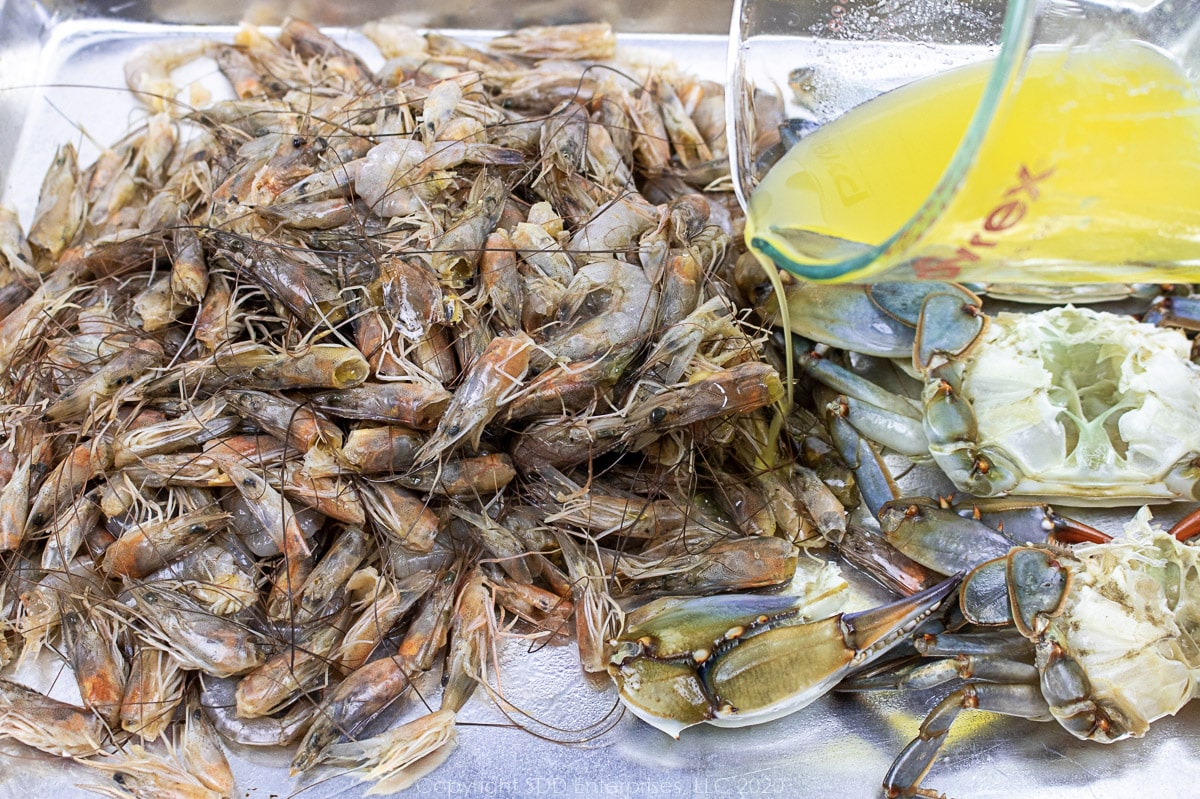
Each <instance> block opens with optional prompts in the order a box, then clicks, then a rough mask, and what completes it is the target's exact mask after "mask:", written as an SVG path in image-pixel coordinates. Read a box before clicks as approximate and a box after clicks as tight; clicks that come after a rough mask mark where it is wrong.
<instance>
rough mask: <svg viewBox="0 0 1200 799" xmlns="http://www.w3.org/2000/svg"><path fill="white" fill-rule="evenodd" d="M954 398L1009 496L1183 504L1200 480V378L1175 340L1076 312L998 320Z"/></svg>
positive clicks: (1131, 323) (1120, 320)
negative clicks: (1008, 466)
mask: <svg viewBox="0 0 1200 799" xmlns="http://www.w3.org/2000/svg"><path fill="white" fill-rule="evenodd" d="M961 394H962V396H963V398H965V399H967V400H968V401H969V402H971V404H972V407H973V409H974V412H975V416H976V419H977V422H978V429H979V437H980V440H979V442H978V444H979V446H980V448H981V449H986V450H989V451H991V452H993V453H998V454H1000V455H1001V456H1002V457H1004V458H1006V459H1007V460H1009V461H1010V462H1012V463H1013V464H1014V466H1015V468H1016V469H1017V470H1018V471H1019V473H1020V479H1021V483H1020V485H1019V486H1018V487H1016V488H1014V489H1013V493H1021V494H1041V495H1047V496H1055V495H1060V494H1072V493H1073V494H1079V493H1080V492H1086V493H1090V494H1092V496H1093V498H1096V497H1099V498H1104V497H1108V498H1124V499H1129V498H1132V497H1139V498H1144V499H1156V498H1162V499H1171V498H1175V497H1178V496H1181V495H1183V496H1190V495H1191V492H1192V491H1194V490H1195V489H1194V488H1193V487H1192V486H1193V484H1194V483H1196V481H1197V478H1198V477H1200V473H1196V468H1195V467H1194V466H1193V465H1192V460H1193V459H1195V458H1196V457H1197V454H1198V453H1200V425H1196V424H1195V419H1197V418H1200V416H1198V414H1200V370H1198V369H1197V367H1196V366H1195V365H1194V364H1192V363H1191V361H1190V360H1189V346H1188V342H1187V339H1186V338H1185V337H1184V336H1183V335H1182V334H1181V333H1179V332H1178V331H1174V330H1165V329H1161V328H1156V327H1154V326H1152V325H1147V324H1142V323H1140V322H1137V321H1135V320H1133V319H1131V318H1128V317H1124V316H1117V315H1115V314H1109V313H1100V312H1096V311H1091V310H1088V309H1084V308H1073V307H1070V306H1068V307H1064V308H1054V309H1050V310H1046V311H1042V312H1040V313H1036V314H1008V313H1004V314H1000V315H998V316H996V317H995V318H994V319H993V320H992V323H991V324H990V325H989V328H988V330H987V332H986V334H985V338H984V340H983V342H982V343H981V345H980V346H979V347H978V348H976V350H975V351H974V352H972V353H970V354H969V355H968V356H967V359H966V362H965V368H964V371H963V377H962V387H961Z"/></svg>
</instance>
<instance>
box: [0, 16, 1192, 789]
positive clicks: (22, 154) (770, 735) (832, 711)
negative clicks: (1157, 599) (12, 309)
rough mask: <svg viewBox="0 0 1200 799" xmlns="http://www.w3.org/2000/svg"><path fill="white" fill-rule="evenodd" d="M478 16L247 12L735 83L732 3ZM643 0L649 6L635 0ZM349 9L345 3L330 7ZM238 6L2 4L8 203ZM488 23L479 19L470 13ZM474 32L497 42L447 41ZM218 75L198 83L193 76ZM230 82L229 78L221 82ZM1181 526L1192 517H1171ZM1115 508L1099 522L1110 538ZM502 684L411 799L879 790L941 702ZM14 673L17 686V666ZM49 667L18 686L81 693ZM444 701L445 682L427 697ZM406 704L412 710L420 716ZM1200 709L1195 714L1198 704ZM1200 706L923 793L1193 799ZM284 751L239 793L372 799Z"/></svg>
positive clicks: (89, 148)
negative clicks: (625, 705)
mask: <svg viewBox="0 0 1200 799" xmlns="http://www.w3.org/2000/svg"><path fill="white" fill-rule="evenodd" d="M474 5H476V4H470V3H462V2H457V0H448V1H447V2H442V3H437V4H434V3H424V4H412V3H409V4H389V3H369V2H366V3H338V4H317V3H312V4H309V5H305V4H291V5H284V4H272V3H265V4H262V5H260V6H254V7H253V9H251V11H250V13H251V14H253V15H257V18H258V19H261V20H263V21H265V22H269V21H270V20H271V19H278V18H279V17H281V16H282V15H283V14H285V13H295V14H297V15H304V16H307V17H309V18H311V19H313V20H314V21H316V22H318V23H320V24H323V25H337V24H340V25H343V26H351V27H347V28H345V29H344V30H343V32H341V33H339V34H338V35H339V36H340V37H342V39H343V41H345V42H346V43H347V44H349V45H350V46H351V47H353V48H355V49H356V50H358V51H360V52H362V53H364V54H370V53H371V48H370V45H369V44H367V43H366V42H365V40H364V39H362V38H361V37H359V36H357V35H355V34H354V32H353V29H352V26H353V25H354V24H358V23H360V22H362V21H365V20H367V19H370V18H372V17H376V16H382V15H385V14H388V13H395V12H396V11H400V12H402V13H403V15H404V18H405V19H406V20H407V21H409V22H410V23H411V24H414V25H426V26H433V25H441V26H447V25H449V26H452V27H454V28H458V29H461V28H463V27H464V24H463V20H472V21H473V25H474V26H476V27H478V26H480V25H482V26H485V27H488V26H490V27H492V28H495V29H504V28H507V27H512V26H514V25H518V24H532V23H539V22H563V21H577V20H579V19H583V18H595V17H596V16H597V15H598V14H599V15H604V16H606V17H608V18H609V19H611V20H613V21H614V23H615V25H616V27H617V29H618V31H621V32H623V33H625V36H624V41H625V43H626V44H628V45H631V46H638V47H649V48H655V49H659V50H662V51H664V52H666V53H669V54H671V55H672V56H673V57H674V58H676V59H677V60H678V61H680V62H682V63H683V64H684V65H686V66H688V67H690V68H692V69H693V70H694V71H696V72H698V73H701V74H702V75H703V76H705V77H709V78H712V79H715V80H723V76H724V61H725V48H726V38H725V37H726V34H725V31H726V30H727V25H728V12H729V3H728V2H725V0H718V1H717V2H702V3H661V4H653V5H654V7H653V8H648V7H647V8H639V4H637V3H633V2H608V3H603V2H602V3H599V4H598V5H596V6H595V7H596V8H598V10H592V9H593V4H587V5H586V6H585V5H584V4H583V3H572V2H565V3H564V2H544V3H515V4H504V5H503V6H501V5H500V4H496V6H497V8H502V9H503V10H502V12H498V11H497V10H496V8H492V5H491V4H484V5H485V6H486V9H485V10H482V11H478V12H476V11H474V10H473V9H472V6H474ZM640 5H642V6H647V5H649V4H640ZM334 6H336V8H335V7H334ZM244 8H245V7H244V5H243V4H242V3H227V2H222V1H221V0H212V1H211V2H203V3H200V2H176V3H167V2H147V3H131V4H125V5H121V6H120V7H116V8H107V7H100V6H93V5H89V4H87V3H83V4H80V3H58V4H52V5H39V4H37V3H34V2H33V0H0V182H2V185H3V192H4V194H3V199H4V201H5V202H8V203H10V204H12V205H14V206H16V207H18V208H19V209H20V211H21V214H22V218H23V220H24V221H25V222H26V224H27V223H28V221H29V216H30V214H31V213H32V209H33V207H34V204H35V203H36V195H37V189H38V186H39V185H40V182H41V176H42V174H43V172H44V170H45V168H46V165H47V164H48V163H49V160H50V158H51V156H52V154H53V151H54V148H55V146H56V145H57V144H59V143H60V142H63V141H73V142H75V143H76V144H77V146H79V147H80V149H81V151H82V154H81V161H83V162H87V161H89V160H90V159H91V158H92V157H93V156H94V155H95V152H96V150H95V145H94V144H92V142H93V141H95V142H101V143H106V142H110V141H112V140H115V139H116V138H117V137H118V136H120V135H121V134H122V133H123V132H124V131H125V130H126V128H127V126H128V124H129V120H130V114H131V113H132V111H133V107H132V104H131V103H130V102H129V101H128V98H127V96H126V95H125V92H124V81H123V76H122V64H123V62H124V60H125V59H126V58H127V57H128V55H129V54H130V53H131V52H133V50H135V49H136V48H137V47H140V46H142V45H143V44H147V43H150V42H154V41H161V40H164V39H169V38H175V37H191V36H196V35H206V36H218V37H228V36H230V35H231V34H232V31H233V27H232V24H233V23H235V22H236V20H237V18H238V17H239V16H240V15H241V14H242V13H243V10H244ZM473 14H474V16H472V15H473ZM449 32H451V33H454V34H457V35H462V36H464V37H466V38H472V39H477V38H479V37H481V36H486V35H487V34H486V32H480V31H465V30H451V31H449ZM180 77H181V82H186V81H187V80H189V79H192V80H196V81H198V82H201V83H203V82H205V81H206V79H207V78H211V77H212V75H211V74H209V75H206V74H205V73H204V72H203V70H201V71H200V72H199V73H197V74H194V75H191V76H190V77H189V76H186V75H181V76H180ZM214 85H217V83H214ZM1160 514H1162V515H1165V516H1166V517H1172V516H1175V515H1177V514H1178V511H1177V510H1176V511H1174V512H1173V511H1172V510H1171V509H1164V510H1162V511H1160ZM1119 520H1120V516H1119V515H1118V514H1108V515H1106V516H1104V517H1102V518H1099V519H1098V521H1100V522H1101V523H1102V524H1103V525H1104V526H1108V527H1113V526H1115V525H1116V524H1117V523H1118V522H1119ZM501 675H502V676H501V679H502V684H503V690H504V693H505V696H506V697H507V700H508V702H510V703H511V707H507V708H506V709H505V711H503V712H502V711H501V710H500V709H499V708H498V707H497V706H496V705H495V704H493V703H491V702H489V701H488V700H487V698H486V697H485V696H483V695H482V693H481V692H480V693H479V694H477V696H476V697H475V698H473V699H472V700H471V702H470V703H469V704H468V705H467V707H466V708H464V710H463V711H462V713H461V714H460V716H459V722H460V723H459V745H458V748H457V749H456V751H455V752H454V754H453V755H452V756H451V757H450V759H449V760H448V761H447V762H446V763H445V764H444V765H443V766H442V767H441V768H439V769H438V770H436V771H434V772H433V773H432V774H430V775H428V776H426V777H424V778H422V779H421V780H420V781H418V782H417V783H416V784H415V785H414V786H413V787H411V788H410V789H408V791H407V792H406V794H405V795H407V796H412V797H548V796H554V797H577V798H579V799H584V798H585V797H606V798H612V799H621V798H624V797H629V798H632V797H639V798H640V797H646V798H648V799H649V798H657V797H690V796H695V797H771V796H797V795H813V794H819V795H821V796H825V797H866V796H874V795H877V794H878V793H879V784H880V780H881V779H882V777H883V775H884V773H885V772H886V771H887V768H888V765H889V764H890V762H891V760H892V758H893V757H894V756H895V754H896V753H897V752H899V751H900V749H901V748H902V747H903V746H904V744H905V743H906V742H907V741H908V740H909V739H910V738H911V737H912V736H913V735H914V734H915V732H916V730H917V727H918V725H919V723H920V720H921V718H922V717H923V716H924V714H925V713H926V712H928V710H929V709H931V708H932V707H933V706H934V705H935V704H936V702H937V701H938V699H939V698H940V697H941V695H942V693H941V692H939V691H936V690H934V691H928V692H923V693H918V694H911V695H906V696H898V695H888V694H880V695H876V696H867V697H864V696H854V697H849V698H847V697H839V696H830V697H826V698H824V699H822V700H819V701H818V702H816V703H815V704H814V705H812V706H810V707H809V708H807V709H805V710H804V711H801V712H799V713H796V714H793V715H791V716H789V717H787V718H784V719H781V720H778V721H775V722H771V723H769V724H765V725H761V726H757V727H751V728H743V729H732V730H720V729H714V728H708V727H701V728H693V729H690V730H686V731H685V732H684V733H683V735H682V737H681V739H680V740H678V741H675V740H672V739H671V738H669V737H668V736H666V735H664V734H663V733H661V732H658V731H657V730H655V729H653V728H651V727H649V726H648V725H646V724H644V723H642V722H640V721H639V720H637V719H636V718H634V717H632V716H631V715H629V714H622V713H621V710H620V706H619V705H618V703H617V700H616V695H615V692H614V690H613V689H612V688H611V686H608V685H605V684H603V683H601V684H599V685H597V684H595V683H590V682H588V681H586V680H584V679H583V677H582V674H581V672H580V670H579V667H578V664H577V660H576V656H575V653H574V650H573V649H572V648H571V647H569V646H548V647H543V648H540V649H536V650H534V651H530V649H529V646H528V645H527V644H525V643H523V642H521V641H510V642H509V643H508V644H507V646H506V647H505V649H504V651H503V653H502V672H501ZM8 676H14V675H12V674H11V673H10V674H8ZM60 676H63V675H61V666H60V665H58V664H56V663H55V662H54V661H53V660H49V661H42V662H41V663H39V664H37V665H36V667H35V668H30V669H27V670H26V671H25V672H23V673H21V674H17V675H15V677H16V678H17V679H19V680H22V681H26V682H29V683H31V684H34V683H36V684H38V685H39V686H41V687H43V688H46V689H53V690H54V692H55V693H56V694H57V695H63V696H69V695H70V691H71V690H72V689H71V688H70V686H69V683H70V682H71V680H70V679H69V678H66V679H59V677H60ZM418 687H421V688H422V690H423V694H422V695H423V696H424V697H425V698H426V699H428V700H429V701H430V702H431V704H433V705H434V706H435V707H436V692H437V687H436V681H435V680H433V679H431V682H430V684H428V685H425V686H418ZM421 701H422V700H421V699H420V698H416V699H413V700H411V701H410V702H409V705H408V707H409V710H408V711H407V712H408V713H409V714H417V713H419V712H420V710H421V707H420V705H421ZM1198 704H1200V703H1198ZM1198 722H1200V707H1197V706H1196V705H1192V706H1189V707H1188V708H1185V709H1184V711H1183V712H1181V713H1180V715H1179V716H1177V717H1175V718H1173V719H1166V720H1163V721H1161V722H1159V723H1157V724H1156V725H1154V727H1153V728H1152V729H1151V731H1150V733H1149V735H1148V736H1147V737H1146V738H1144V739H1141V740H1130V741H1124V742H1121V743H1118V744H1114V745H1110V746H1101V745H1098V744H1087V743H1082V742H1079V741H1076V740H1075V739H1073V738H1072V737H1071V736H1070V735H1068V734H1067V733H1066V732H1064V731H1063V730H1062V729H1060V728H1059V727H1058V726H1057V725H1054V724H1036V723H1032V722H1026V721H1021V720H1014V719H1006V718H1003V717H999V716H996V715H993V714H987V713H967V714H964V715H963V716H962V717H961V718H960V720H959V722H958V724H957V725H956V726H955V728H954V730H953V733H952V734H951V736H950V740H949V743H948V745H947V747H946V751H945V754H944V755H943V757H942V758H941V759H940V760H939V762H938V763H937V765H936V766H935V769H934V771H933V773H932V774H931V776H930V777H929V779H928V780H927V783H928V786H929V787H932V788H935V789H937V790H939V791H942V792H945V793H946V794H948V795H950V796H955V797H960V799H962V798H963V797H1012V796H1034V795H1037V796H1038V797H1040V798H1041V799H1053V798H1055V797H1064V798H1066V797H1070V798H1071V799H1077V798H1078V797H1112V799H1118V797H1120V798H1121V799H1123V798H1124V797H1126V796H1130V795H1146V794H1149V793H1151V792H1153V793H1154V794H1155V795H1156V796H1157V797H1158V799H1168V797H1175V796H1180V797H1182V796H1185V795H1192V794H1193V793H1194V786H1195V785H1196V784H1200V757H1198V756H1197V755H1200V733H1198V730H1200V723H1198ZM288 759H289V754H288V753H285V752H276V751H260V750H254V749H251V748H246V747H241V748H232V749H231V750H230V760H231V763H232V765H233V767H234V769H235V773H236V775H237V777H238V784H239V795H241V796H243V797H246V799H252V798H253V799H259V798H261V799H267V798H268V797H270V798H271V799H274V797H284V796H303V797H313V798H314V799H316V798H317V797H332V796H351V797H353V796H360V795H362V793H363V792H364V791H365V790H366V788H365V786H360V784H359V783H358V782H357V781H356V780H355V779H354V778H353V776H350V775H346V774H343V773H340V772H338V771H336V770H332V769H325V770H319V771H318V772H317V773H315V774H314V775H311V776H309V777H305V778H303V779H294V778H291V777H289V776H288V773H287V762H288ZM0 764H2V765H0V797H13V799H16V798H17V797H20V799H28V797H30V796H44V797H64V798H66V799H71V798H73V797H83V796H91V795H93V794H90V793H88V792H86V791H84V790H83V789H82V788H80V787H78V786H79V785H80V784H83V783H88V782H98V781H101V779H102V778H101V777H100V776H98V775H97V774H95V773H93V772H90V771H87V770H85V769H83V768H82V767H78V766H74V765H72V764H70V763H69V762H68V761H63V760H60V759H57V758H51V757H47V756H44V755H41V754H39V753H37V752H35V751H33V750H31V749H27V748H24V747H21V746H20V745H17V744H14V743H12V742H0Z"/></svg>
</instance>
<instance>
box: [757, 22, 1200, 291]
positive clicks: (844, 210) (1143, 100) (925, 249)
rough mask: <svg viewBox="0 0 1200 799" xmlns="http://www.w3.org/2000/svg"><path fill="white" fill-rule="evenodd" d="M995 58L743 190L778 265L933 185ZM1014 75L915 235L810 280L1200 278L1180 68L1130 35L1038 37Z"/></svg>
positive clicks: (864, 237) (1192, 119) (858, 115)
mask: <svg viewBox="0 0 1200 799" xmlns="http://www.w3.org/2000/svg"><path fill="white" fill-rule="evenodd" d="M991 69H992V62H982V63H976V64H971V65H969V66H966V67H962V68H959V69H956V70H953V71H950V72H946V73H943V74H940V75H937V76H934V77H931V78H927V79H924V80H920V81H917V82H915V83H912V84H909V85H907V86H904V87H901V88H899V89H896V90H894V91H891V92H888V93H886V94H884V95H881V96H880V97H878V98H876V99H874V100H871V101H869V102H867V103H865V104H863V105H861V106H859V107H857V108H855V109H853V110H851V111H849V112H847V113H846V114H844V115H843V116H842V117H840V118H838V119H837V120H834V121H833V122H831V123H829V124H827V125H825V126H823V127H821V128H819V129H818V130H816V131H814V132H813V133H811V134H810V135H808V136H806V137H805V138H803V139H801V140H800V142H799V143H797V144H796V145H795V146H794V147H793V148H792V149H791V150H790V151H789V152H788V153H787V154H786V155H785V156H784V157H783V159H782V160H781V161H780V162H779V163H778V164H776V165H775V166H774V167H773V168H772V169H771V171H770V172H769V173H768V174H767V175H766V177H765V178H764V179H763V181H762V183H761V184H760V185H759V186H758V188H757V189H755V191H754V193H753V194H752V196H751V197H750V207H749V211H748V219H747V225H746V239H747V242H748V243H749V244H750V246H751V247H752V248H753V249H755V250H757V251H758V252H759V253H760V255H764V254H765V255H768V256H773V259H774V260H775V262H776V263H778V264H779V265H780V266H782V267H785V268H787V261H792V262H793V263H794V264H798V265H811V264H816V265H821V264H835V263H836V262H838V261H840V260H842V259H845V258H849V257H851V256H854V255H856V254H860V253H862V252H863V251H864V250H865V249H866V247H864V246H862V245H872V246H877V245H880V244H883V243H885V242H887V241H888V240H889V237H892V236H893V235H895V234H896V233H897V231H899V230H900V229H901V228H903V227H904V225H905V224H906V223H907V222H909V220H910V219H911V218H912V217H913V216H914V214H915V213H916V212H917V210H918V209H919V208H921V206H922V204H923V203H925V202H926V201H927V199H928V198H929V196H930V193H931V192H932V191H933V190H934V188H935V186H936V185H937V183H938V179H939V178H940V177H941V176H942V172H943V171H944V170H945V168H946V166H947V165H948V164H949V163H950V159H951V156H952V155H953V154H954V151H955V149H956V148H957V147H958V145H959V142H960V140H961V139H962V137H963V134H964V132H965V131H966V129H967V124H968V122H969V121H970V118H971V115H972V114H973V113H974V110H975V107H976V105H977V104H978V102H979V98H980V96H981V95H982V93H983V88H984V84H985V83H986V81H987V79H988V76H989V73H990V71H991ZM1018 81H1019V82H1018V83H1017V84H1016V91H1015V93H1012V92H1010V95H1009V97H1008V98H1007V99H1006V100H1003V101H1002V102H1001V105H1000V107H999V109H998V110H997V114H996V117H995V118H994V119H993V121H992V124H991V127H990V128H989V130H988V133H987V135H986V137H985V138H984V140H983V143H982V145H981V147H980V149H979V152H978V154H977V156H976V159H975V162H974V164H973V165H972V167H971V168H970V169H969V170H968V171H967V173H966V178H965V179H964V181H963V183H962V184H961V186H960V187H959V189H958V191H957V192H956V193H955V194H953V195H952V196H951V197H950V199H949V200H948V203H947V204H946V205H945V208H944V210H942V211H941V213H940V214H938V215H936V218H935V219H934V221H933V222H932V224H931V225H930V226H929V228H928V229H927V230H926V231H925V232H924V234H923V235H922V236H920V238H919V240H917V241H916V243H915V244H912V243H911V242H904V246H893V247H891V248H890V249H889V250H888V251H887V252H885V254H884V255H883V257H881V258H877V259H876V260H874V261H873V262H871V263H870V265H869V266H867V267H866V268H865V269H863V270H860V271H857V272H854V273H851V274H848V275H845V276H841V277H838V276H837V274H836V272H837V270H836V268H835V269H833V272H834V274H825V273H821V274H813V273H810V274H807V275H806V276H807V277H809V278H811V279H816V280H822V279H830V280H839V279H840V280H854V281H864V280H881V279H900V280H907V279H914V278H916V279H925V278H929V279H955V280H966V281H979V282H1025V283H1075V282H1108V281H1116V282H1200V98H1198V96H1197V91H1196V87H1194V86H1192V85H1191V84H1190V82H1189V81H1188V79H1187V78H1186V77H1185V76H1184V75H1183V73H1182V71H1181V70H1180V68H1179V66H1178V65H1177V64H1176V63H1175V62H1173V61H1171V60H1170V59H1169V58H1167V57H1166V56H1164V55H1162V54H1161V53H1159V52H1158V51H1155V50H1152V49H1150V48H1148V47H1144V46H1139V45H1136V44H1120V45H1111V46H1106V47H1103V48H1087V49H1075V50H1067V49H1058V48H1045V49H1034V50H1033V51H1031V52H1030V54H1029V56H1028V59H1027V63H1026V65H1025V68H1024V71H1023V74H1022V75H1021V76H1020V77H1019V78H1018ZM772 250H774V252H773V253H772ZM897 250H899V251H897Z"/></svg>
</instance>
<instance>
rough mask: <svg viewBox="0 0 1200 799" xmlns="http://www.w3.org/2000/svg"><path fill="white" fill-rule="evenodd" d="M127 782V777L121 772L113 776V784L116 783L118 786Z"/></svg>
mask: <svg viewBox="0 0 1200 799" xmlns="http://www.w3.org/2000/svg"><path fill="white" fill-rule="evenodd" d="M125 780H126V777H125V775H124V774H122V773H121V772H119V771H118V772H115V773H114V774H113V782H115V783H116V784H117V785H124V784H125Z"/></svg>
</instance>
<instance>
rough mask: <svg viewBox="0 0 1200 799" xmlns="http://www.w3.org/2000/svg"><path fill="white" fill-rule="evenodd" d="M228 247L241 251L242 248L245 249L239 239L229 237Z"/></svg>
mask: <svg viewBox="0 0 1200 799" xmlns="http://www.w3.org/2000/svg"><path fill="white" fill-rule="evenodd" d="M229 249H231V250H233V251H234V252H241V251H242V250H244V249H246V245H245V244H244V243H242V240H241V239H230V240H229Z"/></svg>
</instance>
